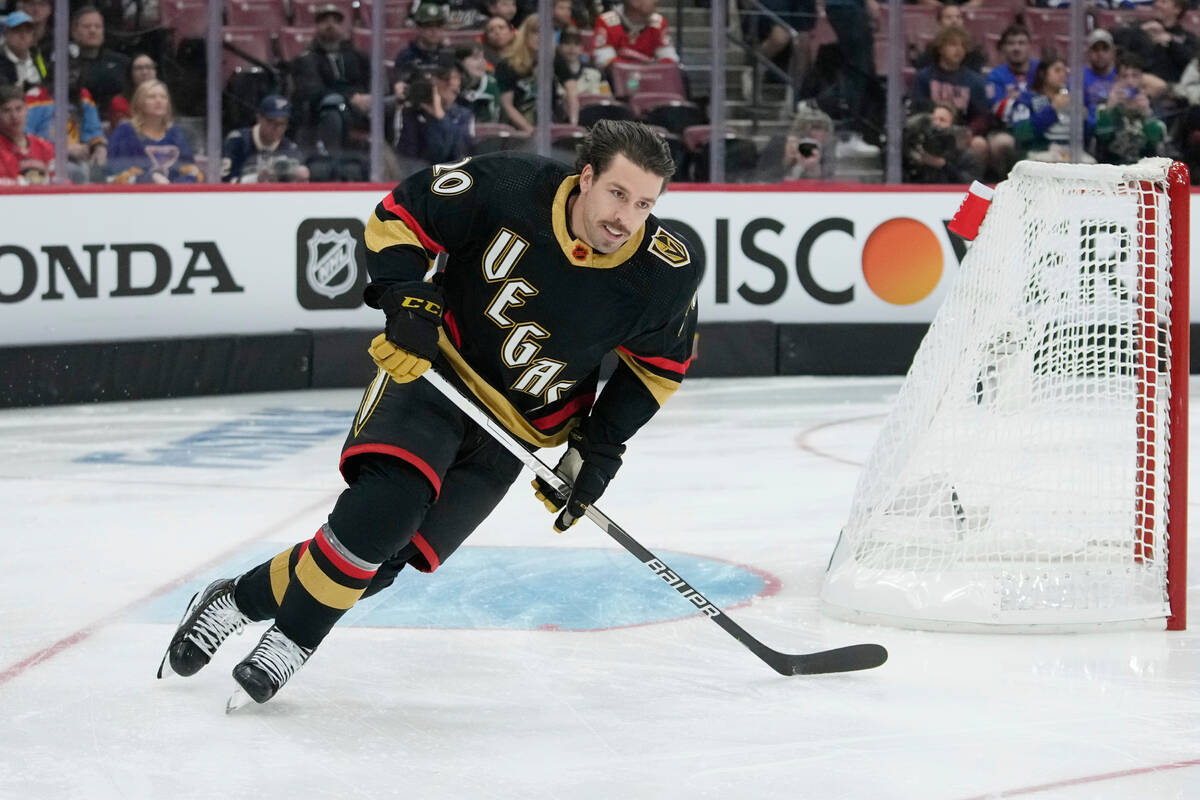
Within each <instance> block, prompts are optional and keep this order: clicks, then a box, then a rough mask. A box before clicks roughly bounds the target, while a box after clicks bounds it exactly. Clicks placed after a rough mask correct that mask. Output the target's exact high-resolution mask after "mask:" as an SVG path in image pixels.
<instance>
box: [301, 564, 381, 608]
mask: <svg viewBox="0 0 1200 800" xmlns="http://www.w3.org/2000/svg"><path fill="white" fill-rule="evenodd" d="M296 579H297V580H298V581H300V585H301V586H303V587H304V588H305V589H306V590H308V593H309V594H311V595H312V596H313V597H314V598H315V599H316V601H317V602H318V603H320V604H321V605H326V606H329V607H330V608H336V609H338V610H340V611H345V610H346V609H348V608H350V607H351V606H353V605H354V604H355V603H357V602H358V598H360V597H362V593H363V591H364V589H365V587H364V589H351V588H349V587H348V586H342V585H341V584H340V583H338V582H337V581H335V580H333V579H332V578H330V577H329V576H328V575H326V574H325V573H324V572H322V571H321V568H320V567H318V566H317V562H315V561H313V557H312V553H310V552H308V551H307V550H305V551H304V555H303V556H301V557H300V563H299V564H297V565H296Z"/></svg>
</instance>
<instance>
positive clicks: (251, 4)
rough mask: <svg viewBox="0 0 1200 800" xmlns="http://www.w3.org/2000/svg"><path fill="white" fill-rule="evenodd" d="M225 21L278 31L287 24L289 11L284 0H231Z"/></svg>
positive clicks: (234, 24) (237, 25) (236, 24)
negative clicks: (287, 11)
mask: <svg viewBox="0 0 1200 800" xmlns="http://www.w3.org/2000/svg"><path fill="white" fill-rule="evenodd" d="M225 23H226V24H227V25H229V26H231V27H235V28H250V27H255V28H265V29H266V30H268V31H277V30H279V29H280V28H282V27H283V26H285V25H287V13H286V10H285V9H284V7H283V0H230V2H229V3H227V4H226V6H225Z"/></svg>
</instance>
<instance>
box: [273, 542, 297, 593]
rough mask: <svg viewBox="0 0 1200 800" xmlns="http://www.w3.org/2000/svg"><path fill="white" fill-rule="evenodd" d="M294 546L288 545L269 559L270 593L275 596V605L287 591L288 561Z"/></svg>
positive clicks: (289, 580)
mask: <svg viewBox="0 0 1200 800" xmlns="http://www.w3.org/2000/svg"><path fill="white" fill-rule="evenodd" d="M294 549H295V546H292V547H289V548H288V549H287V550H284V551H283V552H282V553H280V554H279V555H277V556H275V557H274V558H272V559H271V594H273V595H274V596H275V605H279V604H281V603H282V602H283V593H284V592H286V591H287V587H288V584H289V583H291V580H292V575H291V570H289V569H288V561H289V560H290V559H291V555H292V550H294Z"/></svg>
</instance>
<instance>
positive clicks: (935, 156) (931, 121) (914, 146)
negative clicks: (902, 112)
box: [901, 103, 979, 183]
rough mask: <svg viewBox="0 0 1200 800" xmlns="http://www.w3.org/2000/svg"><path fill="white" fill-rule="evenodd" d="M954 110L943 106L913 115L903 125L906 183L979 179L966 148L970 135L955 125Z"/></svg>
mask: <svg viewBox="0 0 1200 800" xmlns="http://www.w3.org/2000/svg"><path fill="white" fill-rule="evenodd" d="M957 117H958V111H957V109H955V108H954V107H953V106H950V105H947V104H945V103H938V104H936V105H934V107H933V110H932V111H930V112H928V113H920V114H914V115H912V116H911V117H909V118H908V122H907V123H906V124H905V126H904V139H903V144H902V146H901V150H902V153H903V158H904V180H905V182H907V183H970V182H971V181H973V180H975V179H977V178H978V177H979V169H978V164H977V162H976V160H975V158H974V157H973V156H972V155H971V153H970V149H969V147H964V145H965V144H967V143H969V142H970V140H971V133H970V132H969V131H968V130H966V129H965V128H963V127H962V126H960V125H956V124H955V120H956V119H957Z"/></svg>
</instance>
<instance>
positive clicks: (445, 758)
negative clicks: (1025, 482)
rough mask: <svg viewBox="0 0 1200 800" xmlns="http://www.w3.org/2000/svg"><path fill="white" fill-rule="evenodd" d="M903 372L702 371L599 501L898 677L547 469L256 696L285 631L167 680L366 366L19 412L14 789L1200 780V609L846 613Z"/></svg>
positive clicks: (9, 743) (721, 789)
mask: <svg viewBox="0 0 1200 800" xmlns="http://www.w3.org/2000/svg"><path fill="white" fill-rule="evenodd" d="M898 386H899V381H898V379H890V378H889V379H814V378H771V379H744V380H694V381H690V382H688V383H686V384H685V385H684V388H683V390H681V392H680V393H679V394H678V395H677V396H676V397H675V398H673V399H672V401H671V402H670V403H669V404H668V405H667V407H666V408H665V409H664V411H663V413H662V414H661V415H660V416H659V417H658V418H657V419H656V420H654V421H653V422H652V423H651V424H650V425H649V426H648V427H647V428H646V429H645V430H643V431H642V432H641V433H640V434H639V435H638V436H637V437H636V438H635V439H634V440H633V442H632V443H631V445H630V448H629V453H628V455H627V457H626V461H625V466H624V468H623V469H622V471H621V474H620V476H619V477H618V479H617V480H616V482H615V483H614V484H613V486H612V487H611V489H610V490H609V492H608V493H607V494H606V495H605V497H604V499H603V501H602V503H601V505H602V507H603V508H604V509H605V511H606V513H608V514H609V515H610V516H611V517H612V518H613V519H615V520H617V521H618V523H619V524H621V525H622V526H623V527H625V528H626V529H627V530H628V531H629V532H630V533H631V534H632V535H633V536H634V537H635V538H637V539H638V540H639V541H640V542H641V543H642V544H644V545H645V546H647V547H649V548H650V549H651V550H653V551H654V552H656V553H657V554H659V555H660V556H662V558H663V560H664V561H666V562H667V563H668V564H669V565H671V566H673V567H676V568H677V569H678V571H679V572H680V573H682V574H683V576H684V577H685V578H686V579H688V580H689V581H690V582H691V583H692V584H693V585H695V586H696V588H697V589H699V590H700V591H702V592H706V593H709V594H710V596H711V597H712V598H713V599H714V600H715V601H716V602H717V603H718V604H719V605H721V606H722V607H723V608H724V609H725V610H726V611H729V612H731V616H732V617H733V618H734V619H735V620H736V621H737V622H738V623H739V624H740V625H742V627H744V628H746V629H747V630H748V631H750V632H751V633H752V634H754V635H755V636H757V637H758V638H760V639H761V640H762V641H763V642H764V643H766V644H768V645H769V646H771V647H774V648H776V649H779V650H785V651H792V652H801V651H808V650H816V649H824V648H828V647H835V646H839V645H844V644H852V643H855V642H862V641H877V642H880V643H881V644H884V645H885V646H887V647H888V649H889V650H890V651H891V660H890V661H889V662H888V663H887V664H886V665H885V666H884V667H882V668H880V669H878V670H874V671H870V672H864V673H859V674H843V675H830V676H819V677H791V678H784V677H780V676H778V675H776V674H775V673H774V672H772V671H771V670H770V669H769V668H767V667H766V666H765V665H764V664H763V663H762V662H760V661H759V660H758V659H756V658H755V657H754V656H753V655H752V654H750V653H749V652H748V651H747V650H745V649H744V648H743V647H741V646H740V645H739V644H737V643H736V642H735V641H734V640H733V639H732V638H730V637H729V636H728V635H727V634H726V633H725V632H724V631H722V630H721V629H720V628H718V627H717V626H716V625H714V624H712V623H711V622H710V621H708V620H707V619H706V618H702V617H697V616H695V615H692V616H687V612H688V611H689V609H688V608H687V604H686V602H685V601H684V600H682V599H680V598H679V597H678V596H677V595H675V594H674V593H673V592H672V591H671V590H670V589H669V588H668V587H666V586H664V585H662V583H661V581H657V580H656V579H655V578H654V577H653V576H651V575H649V574H648V573H647V571H646V570H645V569H644V568H643V567H642V566H641V565H639V564H638V562H637V561H636V559H634V558H633V557H632V556H630V555H629V554H628V553H626V552H625V551H624V550H622V549H620V548H619V547H617V546H616V544H615V543H614V542H612V541H611V540H610V539H609V538H608V537H607V536H605V535H604V534H603V533H602V532H600V531H599V530H598V529H597V528H595V527H593V526H591V525H590V524H589V523H587V522H581V523H579V524H578V525H577V526H576V527H575V528H573V529H572V530H571V531H570V532H569V533H567V534H565V535H556V534H554V533H553V532H552V531H551V527H550V522H551V517H550V516H549V515H548V514H546V512H545V511H544V509H543V508H542V506H541V505H540V503H538V502H537V501H536V500H534V498H533V497H532V493H531V491H530V490H529V489H528V485H527V481H525V480H522V481H519V482H518V483H517V484H516V486H515V487H514V488H513V490H512V492H511V493H510V495H509V496H508V498H507V499H506V500H505V501H504V503H502V505H501V506H500V508H499V509H498V510H497V512H496V514H495V515H494V516H493V517H492V518H491V519H490V520H489V521H488V522H487V523H485V525H484V526H483V527H482V528H481V529H480V530H479V531H478V532H477V533H476V534H475V536H473V537H472V539H471V540H470V541H469V542H468V544H467V546H466V547H465V548H464V549H463V550H462V551H460V553H459V554H458V555H456V556H455V557H454V558H452V559H450V560H448V561H447V562H446V564H445V565H443V566H442V568H441V569H439V570H438V571H437V572H436V573H434V574H433V575H428V576H427V575H418V574H416V573H408V572H406V573H404V574H402V576H401V579H400V580H399V581H397V584H396V585H395V586H394V587H392V589H390V590H389V591H388V592H386V593H384V594H383V595H380V596H379V597H378V598H375V599H374V602H373V603H372V604H371V605H369V606H368V604H367V603H366V602H364V604H363V605H362V607H360V608H356V609H355V610H354V611H353V612H352V614H351V615H350V616H348V617H347V618H346V620H345V622H346V623H347V624H345V625H343V626H339V627H338V628H337V629H336V630H335V631H334V633H333V634H332V635H331V636H330V638H329V639H328V640H326V642H325V643H324V644H323V646H322V647H321V648H320V650H318V651H317V653H316V655H314V656H313V658H312V660H310V661H309V663H308V664H307V665H306V666H305V667H304V669H303V670H301V671H300V672H299V673H298V675H297V677H296V678H295V679H294V680H293V681H292V683H291V684H289V685H288V686H287V688H286V689H285V690H284V691H283V692H282V693H281V694H280V695H279V696H278V697H277V698H276V699H274V700H273V701H271V703H269V704H267V705H265V706H262V707H254V708H248V709H245V710H244V711H242V712H239V713H238V714H236V715H233V716H226V715H225V714H224V713H223V709H224V703H225V699H226V697H227V696H228V694H229V693H230V691H231V689H232V686H233V682H232V679H231V678H230V675H229V670H230V669H231V668H232V666H233V664H234V663H236V661H237V660H238V659H240V658H241V657H242V656H243V655H244V654H245V653H246V652H248V651H249V649H250V648H251V647H252V646H253V644H254V641H255V640H256V638H257V636H258V635H259V634H260V633H261V626H255V627H254V628H252V629H250V630H249V631H248V632H247V633H246V634H245V635H243V636H242V637H240V638H234V639H232V640H231V641H230V642H229V643H228V644H227V645H226V646H225V647H224V648H223V649H222V650H221V651H220V652H219V653H218V654H217V657H216V659H215V660H214V663H213V664H212V665H211V666H210V667H209V668H208V669H206V670H204V671H203V672H201V673H200V674H199V675H197V676H195V677H193V678H189V679H181V678H173V679H169V680H163V681H157V680H155V678H154V672H155V669H156V668H157V666H158V661H159V659H160V657H161V655H162V652H163V648H164V647H165V645H166V643H167V641H168V639H169V638H170V635H171V631H172V630H173V628H174V624H175V621H176V618H177V617H178V615H179V614H180V613H181V612H182V610H183V604H184V603H185V602H186V600H187V598H188V597H189V596H190V594H191V592H193V591H195V590H196V589H197V588H200V587H201V586H203V585H204V584H205V583H206V582H207V581H208V580H210V579H211V578H213V577H215V576H218V575H229V574H232V572H233V571H236V570H238V569H241V568H244V567H245V566H249V565H252V564H254V563H257V561H258V560H260V559H262V558H265V557H267V556H269V555H271V554H272V553H274V552H276V551H277V550H278V549H281V548H282V547H283V546H286V545H288V544H290V543H291V542H294V541H298V540H300V539H304V538H308V537H310V536H311V535H312V534H313V532H314V531H315V530H316V528H317V526H318V525H320V523H321V522H322V521H323V520H324V517H325V514H326V513H327V512H328V509H329V508H330V506H331V504H332V502H333V500H334V499H335V497H336V496H337V493H338V492H339V491H340V489H341V486H342V484H341V480H340V478H339V476H338V474H337V471H336V463H337V455H338V451H339V448H340V445H341V441H342V437H343V435H344V430H345V427H346V425H347V423H348V421H349V419H350V415H351V413H352V411H353V409H354V408H355V407H356V405H357V399H358V393H357V392H355V391H322V392H293V393H281V394H270V395H266V394H262V395H243V396H234V397H216V398H195V399H186V400H169V401H148V402H138V403H112V404H105V405H92V406H68V407H53V408H40V409H19V410H7V411H3V412H0V478H2V480H0V508H2V509H3V510H4V531H5V533H4V539H3V541H4V543H5V548H4V559H3V561H4V567H5V573H4V574H5V579H4V580H3V582H0V710H2V712H0V799H2V800H7V799H8V798H13V799H14V800H16V798H26V799H28V800H42V799H43V798H45V799H47V800H49V799H51V798H53V800H60V799H61V798H86V799H87V800H92V799H107V798H120V799H121V800H138V799H140V798H153V799H154V800H160V799H161V800H185V799H187V798H221V800H236V799H237V798H280V799H281V800H308V799H309V798H338V799H339V800H342V799H343V798H355V797H364V798H372V800H378V799H379V798H390V797H398V798H399V797H402V798H473V799H474V798H571V799H572V800H588V799H590V798H606V799H608V798H643V797H646V798H649V797H655V798H658V797H714V798H775V797H780V798H783V797H786V798H789V800H795V799H796V798H822V799H824V800H829V799H832V798H872V799H876V798H937V799H941V798H945V799H946V800H965V799H966V798H981V797H1018V796H1019V797H1035V798H1066V799H1067V800H1077V799H1078V798H1130V797H1137V798H1155V799H1156V800H1157V799H1158V798H1190V797H1200V637H1198V636H1197V635H1196V634H1195V633H1194V632H1184V633H1171V634H1168V633H1109V634H1086V635H1079V634H1076V635H1048V636H986V635H968V634H936V633H922V632H912V631H900V630H893V629H889V628H869V627H859V626H855V625H851V624H848V623H842V622H837V621H834V620H831V619H828V618H825V617H823V616H821V615H820V614H819V613H818V611H817V592H818V588H819V585H820V580H821V575H822V571H823V570H824V567H825V564H826V561H827V560H828V558H829V555H830V553H831V551H832V548H833V543H834V540H835V538H836V536H837V532H838V530H839V528H840V526H841V524H842V523H843V522H844V519H845V516H846V514H847V511H848V506H849V501H850V495H851V492H852V490H853V487H854V481H855V479H856V477H857V474H858V470H859V468H860V465H861V463H862V461H863V459H864V458H865V455H866V453H867V450H868V449H869V447H870V445H871V442H872V440H873V437H874V435H875V433H876V431H877V430H878V428H879V426H880V424H881V422H882V414H883V413H884V412H885V410H886V408H887V403H888V400H889V399H890V398H891V397H892V396H893V395H894V393H895V391H896V390H897V388H898ZM1193 495H1194V493H1193ZM1198 549H1200V548H1196V547H1193V548H1192V550H1193V552H1195V551H1196V550H1198ZM1192 562H1193V568H1192V570H1191V574H1192V575H1193V576H1197V575H1200V570H1197V569H1196V566H1195V563H1196V559H1195V558H1193V559H1192ZM1196 582H1197V578H1195V577H1193V579H1192V587H1191V591H1190V592H1189V595H1190V601H1191V604H1192V607H1193V610H1194V613H1193V616H1195V614H1196V613H1200V606H1197V605H1196V603H1197V600H1198V599H1200V598H1198V597H1197V592H1196V590H1195V586H1196Z"/></svg>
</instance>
